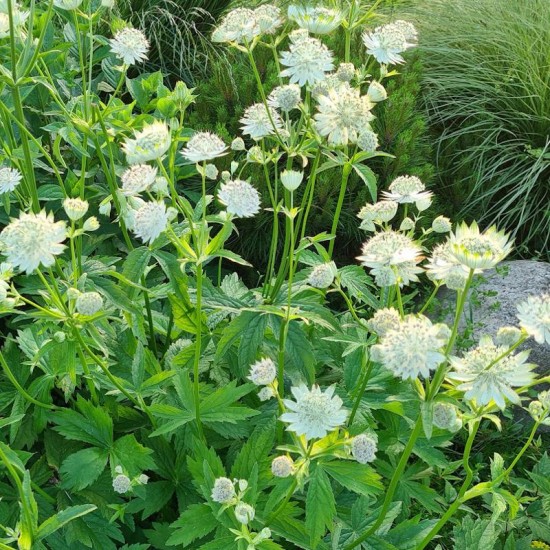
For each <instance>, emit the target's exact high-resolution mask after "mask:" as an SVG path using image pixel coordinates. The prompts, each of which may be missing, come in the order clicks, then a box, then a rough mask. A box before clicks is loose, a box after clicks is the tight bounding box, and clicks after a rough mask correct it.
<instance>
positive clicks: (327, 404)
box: [280, 384, 348, 439]
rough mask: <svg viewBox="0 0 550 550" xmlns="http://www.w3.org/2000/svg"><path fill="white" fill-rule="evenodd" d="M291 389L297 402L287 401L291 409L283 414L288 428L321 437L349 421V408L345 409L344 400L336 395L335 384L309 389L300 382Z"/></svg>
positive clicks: (287, 405) (308, 436)
mask: <svg viewBox="0 0 550 550" xmlns="http://www.w3.org/2000/svg"><path fill="white" fill-rule="evenodd" d="M291 391H292V395H293V396H294V399H295V401H291V400H290V399H285V400H284V404H285V407H286V408H287V409H288V410H289V411H290V412H285V413H283V414H282V415H281V417H280V418H281V420H282V421H283V422H286V423H287V424H289V426H288V427H287V430H289V431H291V432H295V433H296V434H297V435H299V436H301V435H303V436H305V438H306V439H313V438H318V437H319V438H320V437H325V435H327V433H329V432H331V431H333V430H334V429H336V428H338V427H339V426H341V425H342V424H343V423H344V422H345V421H346V418H347V417H348V411H346V410H345V409H343V408H342V400H341V399H340V398H339V397H338V396H337V395H334V386H331V387H330V388H327V389H326V390H325V391H324V392H323V391H321V388H320V387H319V386H313V387H312V388H311V390H309V389H308V388H307V386H306V385H305V384H301V385H300V386H298V387H293V388H292V389H291Z"/></svg>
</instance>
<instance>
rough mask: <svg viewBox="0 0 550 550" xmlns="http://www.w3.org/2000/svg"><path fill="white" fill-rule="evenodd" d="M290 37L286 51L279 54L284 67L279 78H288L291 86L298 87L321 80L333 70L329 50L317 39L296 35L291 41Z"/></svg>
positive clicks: (291, 37)
mask: <svg viewBox="0 0 550 550" xmlns="http://www.w3.org/2000/svg"><path fill="white" fill-rule="evenodd" d="M295 32H296V31H295ZM292 35H294V33H291V36H290V39H291V44H290V46H289V49H288V51H284V52H283V53H282V54H281V65H284V66H285V67H286V69H284V70H283V71H281V76H286V77H289V79H290V83H291V84H298V85H299V86H304V85H305V84H310V85H311V84H315V83H316V82H318V81H320V80H323V79H324V78H325V73H327V72H329V71H332V69H333V68H334V63H333V56H332V53H331V52H330V50H329V49H328V48H327V47H326V46H325V45H324V44H323V43H322V42H321V41H320V40H318V39H317V38H312V37H308V36H306V37H304V36H302V35H296V36H295V37H294V40H293V36H292Z"/></svg>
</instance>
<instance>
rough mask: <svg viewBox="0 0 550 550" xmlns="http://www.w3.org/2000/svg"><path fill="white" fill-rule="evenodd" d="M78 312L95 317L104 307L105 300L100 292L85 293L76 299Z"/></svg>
mask: <svg viewBox="0 0 550 550" xmlns="http://www.w3.org/2000/svg"><path fill="white" fill-rule="evenodd" d="M75 305H76V311H78V313H80V314H82V315H95V314H96V313H97V312H98V311H100V310H101V308H102V307H103V298H102V297H101V294H99V293H98V292H83V293H82V294H79V295H78V297H77V299H76V304H75Z"/></svg>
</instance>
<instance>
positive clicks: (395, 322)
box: [367, 307, 401, 338]
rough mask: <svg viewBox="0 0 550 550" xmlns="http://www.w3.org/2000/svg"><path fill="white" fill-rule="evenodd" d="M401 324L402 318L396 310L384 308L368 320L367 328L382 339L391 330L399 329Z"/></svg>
mask: <svg viewBox="0 0 550 550" xmlns="http://www.w3.org/2000/svg"><path fill="white" fill-rule="evenodd" d="M400 322H401V317H400V316H399V312H398V311H397V310H396V309H394V308H393V307H390V308H383V309H379V310H378V311H376V313H375V314H374V315H373V317H372V318H371V319H369V320H368V322H367V328H368V329H369V330H370V331H371V332H374V333H375V334H377V335H378V336H379V337H380V338H381V337H382V336H385V334H386V333H387V332H389V331H390V330H397V329H399V323H400Z"/></svg>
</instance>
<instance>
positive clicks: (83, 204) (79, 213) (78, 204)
mask: <svg viewBox="0 0 550 550" xmlns="http://www.w3.org/2000/svg"><path fill="white" fill-rule="evenodd" d="M89 207H90V205H89V204H88V201H85V200H82V199H79V198H74V199H71V198H69V197H67V198H66V199H65V200H64V201H63V209H64V210H65V213H66V214H67V216H68V217H69V219H70V220H72V221H77V220H79V219H80V218H83V217H84V216H85V215H86V212H88V208H89Z"/></svg>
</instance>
